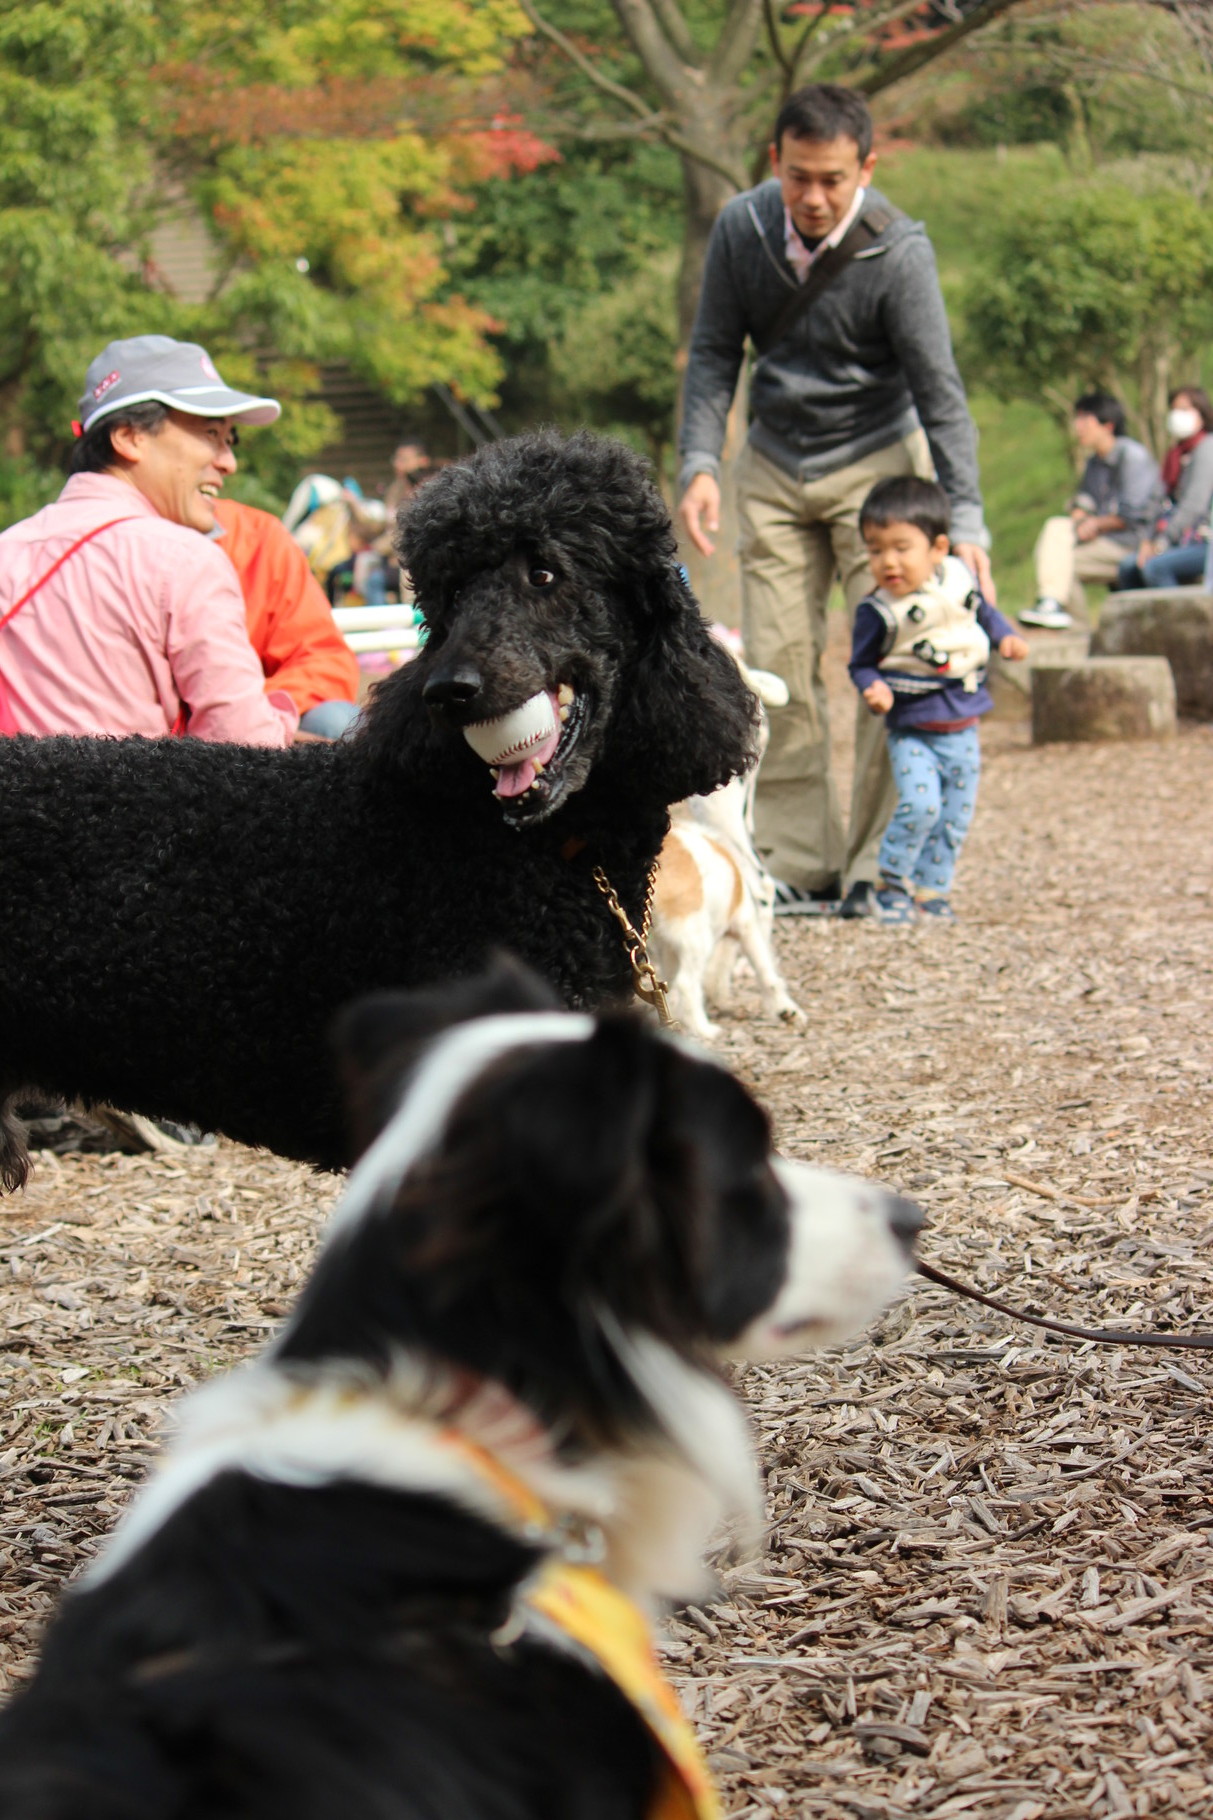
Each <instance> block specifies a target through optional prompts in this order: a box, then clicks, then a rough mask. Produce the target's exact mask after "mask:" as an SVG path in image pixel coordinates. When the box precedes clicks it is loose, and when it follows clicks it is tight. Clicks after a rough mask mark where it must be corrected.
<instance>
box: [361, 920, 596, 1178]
mask: <svg viewBox="0 0 1213 1820" xmlns="http://www.w3.org/2000/svg"><path fill="white" fill-rule="evenodd" d="M560 1009H561V1002H560V999H559V998H558V997H557V995H556V993H555V992H554V991H553V990H552V988H551V987H550V986H549V985H548V984H547V983H546V981H544V980H542V979H540V977H539V975H538V974H537V973H532V971H531V969H530V968H529V967H525V966H523V964H522V962H521V961H519V960H516V959H515V958H514V956H513V955H511V954H506V953H503V952H498V953H496V954H494V956H493V958H492V962H491V964H490V966H489V967H488V968H487V970H486V971H485V972H484V973H478V974H476V975H475V977H474V978H472V979H466V980H458V981H456V982H454V983H453V984H451V985H445V986H434V987H426V988H422V989H421V990H419V991H417V992H377V993H375V994H373V995H372V996H370V997H368V998H362V999H357V1000H355V1002H354V1003H353V1004H352V1005H349V1006H347V1007H346V1009H345V1010H344V1011H343V1012H342V1013H341V1015H340V1017H339V1018H338V1020H337V1023H336V1026H335V1028H334V1032H333V1040H334V1044H335V1047H336V1050H337V1060H338V1071H339V1074H340V1078H341V1083H342V1086H343V1088H344V1092H345V1102H346V1108H347V1113H348V1120H349V1127H350V1133H351V1137H352V1140H353V1154H354V1155H355V1156H361V1154H362V1152H363V1151H364V1150H365V1149H366V1148H367V1146H368V1145H369V1144H370V1143H371V1142H372V1140H373V1139H374V1138H375V1137H377V1136H378V1134H379V1132H380V1131H381V1130H382V1128H383V1126H384V1125H385V1124H386V1122H387V1120H388V1119H389V1118H390V1117H391V1116H392V1114H393V1113H394V1112H395V1110H396V1107H397V1105H398V1104H399V1099H400V1083H401V1080H402V1078H403V1077H404V1076H405V1075H406V1074H408V1073H409V1072H410V1071H411V1069H412V1068H413V1067H414V1066H415V1064H416V1062H417V1060H418V1058H419V1057H420V1055H421V1052H422V1050H423V1049H425V1048H426V1047H427V1046H428V1044H429V1043H431V1042H432V1041H433V1039H434V1038H435V1037H436V1036H438V1035H440V1034H441V1032H442V1031H444V1030H448V1029H449V1028H450V1027H451V1025H452V1024H464V1023H467V1022H469V1020H470V1019H472V1018H477V1017H492V1016H494V1015H495V1014H497V1013H499V1012H506V1011H559V1010H560Z"/></svg>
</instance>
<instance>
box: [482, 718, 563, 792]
mask: <svg viewBox="0 0 1213 1820" xmlns="http://www.w3.org/2000/svg"><path fill="white" fill-rule="evenodd" d="M548 699H549V700H550V702H551V704H552V712H553V713H554V714H555V716H556V730H555V732H554V733H549V734H548V737H547V738H546V739H545V740H544V742H543V744H542V745H541V746H537V747H536V748H535V750H534V751H533V752H528V754H527V756H526V757H525V758H520V759H519V760H518V763H517V764H516V765H502V767H501V770H500V771H499V772H498V775H497V782H496V784H495V786H494V791H493V793H494V795H495V796H521V795H522V794H523V792H524V791H526V790H529V789H530V787H531V785H532V784H533V783H534V781H535V766H536V765H537V764H538V765H546V764H549V763H550V762H551V758H552V754H553V753H554V752H555V750H556V748H557V746H558V745H559V744H560V734H561V726H560V712H559V704H558V703H557V700H556V697H555V695H554V694H551V693H549V697H548Z"/></svg>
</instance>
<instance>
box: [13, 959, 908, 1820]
mask: <svg viewBox="0 0 1213 1820" xmlns="http://www.w3.org/2000/svg"><path fill="white" fill-rule="evenodd" d="M550 1003H551V1001H550V998H549V996H548V995H547V993H546V990H545V989H544V988H542V987H541V986H540V985H539V984H538V982H536V981H534V980H533V979H532V978H531V977H530V976H526V975H522V974H520V973H519V972H518V971H517V970H516V969H512V968H510V967H508V966H505V965H503V966H502V967H500V968H499V969H498V971H497V972H496V973H495V974H491V975H489V976H487V977H486V978H485V979H483V980H479V981H474V982H470V983H465V984H464V985H462V986H460V987H457V988H453V989H451V991H450V992H449V993H437V994H436V993H430V994H414V995H407V996H401V997H400V998H383V999H378V1000H373V1001H368V1002H367V1004H366V1005H365V1006H363V1007H361V1008H359V1009H358V1010H357V1011H356V1012H355V1013H354V1014H352V1015H351V1016H350V1017H349V1018H347V1020H346V1024H345V1028H344V1032H343V1050H344V1066H345V1073H346V1078H347V1081H348V1082H349V1083H350V1085H351V1092H352V1102H353V1105H354V1112H355V1121H356V1124H357V1125H358V1127H359V1129H360V1130H361V1131H362V1133H363V1135H364V1137H366V1138H367V1139H368V1140H370V1139H373V1141H369V1142H368V1144H367V1148H366V1150H365V1154H364V1156H363V1158H362V1161H361V1162H360V1164H359V1165H358V1167H357V1168H356V1170H355V1171H354V1173H353V1175H352V1176H351V1178H350V1182H349V1185H348V1188H347V1192H346V1194H345V1196H344V1198H343V1200H342V1203H341V1205H340V1207H339V1208H338V1210H337V1212H336V1214H335V1215H334V1218H333V1221H332V1225H331V1228H330V1233H329V1237H328V1240H327V1242H326V1244H325V1245H324V1247H323V1248H322V1251H321V1255H320V1258H319V1260H318V1262H317V1265H316V1268H315V1271H314V1273H313V1275H312V1277H311V1279H310V1281H309V1283H308V1285H307V1286H306V1288H305V1290H304V1293H303V1295H302V1297H301V1299H300V1302H299V1305H298V1307H297V1309H296V1310H295V1312H294V1314H293V1315H292V1317H291V1319H290V1321H289V1322H288V1323H287V1325H286V1327H285V1329H284V1330H283V1332H282V1334H281V1335H280V1337H279V1338H278V1340H277V1341H276V1342H275V1343H274V1345H273V1346H272V1347H271V1348H270V1349H269V1350H268V1351H267V1352H266V1354H264V1355H263V1357H262V1358H261V1359H260V1360H259V1361H257V1362H255V1363H254V1364H252V1365H250V1366H246V1367H245V1368H244V1369H243V1370H240V1371H237V1372H234V1373H232V1374H231V1375H230V1376H228V1377H227V1378H225V1379H222V1380H220V1381H219V1382H217V1383H215V1384H213V1385H210V1386H208V1387H207V1388H205V1389H204V1390H202V1391H201V1392H199V1393H197V1394H196V1395H195V1396H193V1397H191V1398H190V1399H189V1400H188V1401H187V1403H186V1405H185V1409H184V1416H183V1420H182V1422H181V1426H180V1430H179V1433H178V1437H177V1439H176V1441H175V1442H174V1443H173V1444H172V1446H171V1447H170V1449H169V1451H168V1455H167V1459H166V1462H165V1465H164V1467H163V1468H162V1470H161V1471H160V1473H159V1474H158V1475H157V1476H156V1477H155V1478H154V1479H153V1480H152V1482H151V1484H150V1486H149V1487H148V1489H147V1490H146V1491H145V1492H144V1493H143V1494H142V1496H141V1497H140V1498H139V1500H138V1501H137V1502H136V1504H135V1505H134V1507H133V1509H132V1511H131V1512H130V1514H129V1515H128V1516H127V1517H126V1519H125V1520H124V1521H123V1523H122V1525H121V1526H120V1528H119V1530H118V1532H117V1534H116V1536H115V1538H114V1540H113V1542H112V1544H111V1545H110V1547H109V1549H108V1550H107V1552H106V1553H105V1554H104V1555H103V1556H102V1558H101V1560H100V1561H99V1563H98V1564H97V1565H96V1566H95V1567H94V1568H93V1569H92V1570H91V1572H90V1573H89V1574H88V1575H87V1576H86V1577H85V1578H84V1580H83V1581H82V1583H81V1585H80V1587H79V1588H78V1589H76V1590H74V1591H73V1592H72V1593H71V1594H70V1595H69V1596H68V1597H67V1598H66V1599H65V1601H64V1607H63V1612H62V1614H61V1616H60V1617H59V1619H58V1621H57V1623H56V1624H55V1625H54V1626H53V1627H52V1629H51V1631H50V1633H49V1636H48V1641H47V1646H46V1654H45V1658H44V1663H43V1666H42V1669H41V1671H40V1673H39V1676H38V1677H37V1679H36V1680H35V1682H34V1683H33V1684H32V1686H31V1688H30V1689H29V1690H28V1691H27V1692H26V1693H24V1694H23V1695H22V1696H20V1697H19V1698H18V1699H17V1700H16V1701H15V1702H14V1703H13V1705H12V1706H11V1707H10V1708H9V1709H8V1710H7V1712H6V1713H5V1714H3V1715H2V1716H0V1811H2V1812H3V1813H4V1815H5V1820H34V1817H35V1816H37V1820H48V1817H49V1820H84V1816H85V1815H88V1816H89V1820H110V1817H111V1816H118V1815H126V1814H127V1813H130V1812H139V1813H140V1815H141V1816H145V1817H146V1820H161V1816H164V1817H165V1820H167V1816H168V1815H170V1814H172V1813H176V1812H178V1811H182V1809H183V1807H185V1806H188V1805H189V1801H190V1800H192V1799H194V1798H195V1797H198V1798H199V1799H202V1808H199V1809H198V1811H202V1810H203V1808H204V1809H205V1811H207V1812H216V1813H219V1812H223V1813H231V1814H233V1815H234V1814H237V1813H245V1812H249V1813H251V1812H254V1811H255V1812H256V1813H257V1815H258V1820H288V1817H289V1820H346V1817H347V1816H348V1814H350V1813H353V1812H362V1811H367V1812H370V1811H374V1812H377V1813H379V1812H382V1813H383V1814H385V1815H387V1816H396V1815H399V1816H401V1820H405V1816H406V1815H407V1816H410V1817H415V1814H416V1813H417V1812H422V1811H425V1812H429V1811H455V1809H456V1808H457V1809H458V1811H459V1812H460V1813H461V1814H466V1815H467V1816H468V1817H469V1820H480V1817H481V1816H482V1815H483V1817H484V1820H499V1816H500V1814H501V1813H502V1812H504V1811H506V1808H507V1807H508V1811H509V1812H510V1813H511V1814H516V1815H520V1816H524V1817H529V1816H530V1815H532V1814H536V1815H537V1814H539V1813H541V1812H550V1811H553V1810H554V1808H556V1807H558V1808H559V1809H560V1811H561V1812H562V1814H564V1815H565V1816H566V1820H592V1817H593V1816H599V1817H600V1816H601V1815H602V1814H603V1813H605V1812H609V1813H611V1814H617V1815H619V1816H622V1817H623V1820H644V1817H645V1816H646V1815H648V1814H649V1813H650V1812H651V1810H652V1806H653V1800H654V1790H655V1788H656V1787H657V1785H658V1784H657V1780H655V1779H659V1776H660V1774H664V1773H668V1764H667V1766H666V1771H660V1770H659V1765H660V1763H661V1762H662V1761H663V1759H662V1757H661V1754H660V1753H661V1750H663V1749H668V1748H669V1747H668V1743H663V1744H662V1745H661V1746H660V1748H659V1747H657V1746H655V1744H654V1737H655V1736H657V1735H659V1734H655V1733H652V1732H651V1731H650V1730H649V1729H648V1725H647V1722H644V1721H642V1720H641V1718H640V1713H639V1710H638V1709H637V1708H636V1707H634V1706H632V1705H630V1704H629V1700H628V1699H625V1698H624V1696H623V1694H622V1693H621V1691H620V1689H621V1688H622V1687H624V1686H626V1685H627V1683H626V1681H625V1680H621V1679H619V1678H618V1677H616V1678H612V1674H611V1671H609V1670H608V1673H607V1674H605V1675H604V1674H602V1673H599V1672H598V1671H596V1670H595V1669H593V1668H592V1667H587V1666H586V1663H585V1660H584V1659H583V1658H582V1657H580V1656H578V1655H577V1654H576V1653H575V1652H574V1653H573V1654H571V1655H569V1654H567V1653H564V1652H562V1651H561V1650H560V1649H559V1646H558V1645H557V1646H554V1645H553V1642H552V1639H551V1637H550V1635H548V1634H547V1633H546V1632H545V1630H544V1628H543V1626H542V1624H540V1623H538V1621H537V1620H535V1621H532V1616H528V1614H533V1608H532V1607H530V1606H528V1604H527V1598H528V1596H529V1595H528V1594H527V1591H526V1589H527V1588H528V1587H529V1586H530V1585H531V1583H532V1577H533V1576H534V1575H535V1574H536V1572H537V1571H538V1570H539V1569H540V1567H542V1565H543V1564H544V1563H545V1562H546V1563H549V1564H551V1563H560V1562H562V1561H563V1562H567V1561H571V1560H574V1559H578V1558H581V1559H584V1556H581V1557H578V1556H576V1555H575V1554H574V1553H572V1552H570V1551H572V1550H574V1549H575V1547H584V1546H588V1547H590V1548H591V1550H592V1549H593V1548H594V1547H597V1548H598V1549H599V1550H600V1553H601V1570H600V1572H599V1576H598V1579H597V1580H596V1582H595V1584H597V1585H598V1586H599V1587H600V1589H601V1590H602V1592H603V1593H606V1594H608V1595H609V1597H610V1598H615V1599H617V1598H618V1593H617V1592H613V1591H611V1588H612V1587H613V1588H616V1589H618V1591H619V1592H622V1593H624V1594H626V1596H627V1598H628V1599H630V1600H632V1601H634V1602H635V1603H637V1604H639V1605H641V1606H642V1607H647V1608H649V1609H650V1610H651V1609H652V1608H654V1607H655V1606H656V1605H657V1604H658V1603H659V1602H660V1601H661V1600H662V1599H668V1598H680V1597H681V1598H686V1597H693V1596H695V1594H696V1593H697V1592H699V1591H700V1590H701V1588H702V1586H703V1583H704V1582H703V1578H702V1572H703V1570H702V1551H703V1548H704V1545H705V1544H706V1542H707V1540H708V1538H709V1536H710V1534H711V1532H712V1530H713V1528H714V1527H715V1526H716V1524H717V1523H718V1521H719V1520H720V1518H721V1516H722V1515H725V1514H727V1515H730V1516H731V1517H732V1518H733V1519H734V1521H735V1522H740V1523H742V1524H744V1525H746V1526H747V1527H748V1526H752V1525H754V1524H755V1523H756V1521H757V1517H758V1513H759V1510H760V1500H759V1498H758V1489H757V1478H756V1474H755V1472H754V1469H753V1461H752V1457H751V1452H750V1447H749V1444H748V1439H747V1434H746V1426H745V1421H744V1418H743V1416H742V1413H741V1411H740V1409H739V1407H738V1405H737V1403H736V1402H735V1400H734V1399H733V1397H732V1396H731V1395H730V1393H729V1391H728V1388H727V1386H726V1384H725V1383H724V1381H723V1380H722V1378H721V1377H720V1375H719V1373H718V1369H717V1365H716V1361H717V1360H719V1359H720V1358H721V1357H722V1356H724V1355H730V1356H741V1357H745V1356H769V1355H770V1354H772V1353H776V1352H788V1351H795V1350H799V1349H801V1348H802V1347H803V1346H804V1344H805V1343H806V1342H808V1341H811V1342H812V1343H814V1344H818V1343H821V1342H822V1341H823V1340H824V1341H834V1340H837V1339H840V1338H843V1337H845V1335H846V1334H847V1333H850V1332H853V1331H855V1329H856V1328H857V1327H859V1326H861V1325H862V1324H863V1323H864V1322H865V1321H867V1320H868V1319H870V1318H871V1317H872V1316H873V1315H875V1314H876V1313H877V1312H878V1310H879V1308H880V1307H881V1306H882V1305H883V1303H884V1302H885V1301H886V1300H887V1298H888V1296H889V1295H890V1294H891V1293H892V1292H893V1290H894V1289H895V1287H896V1282H897V1279H898V1277H899V1275H900V1274H901V1272H902V1271H903V1270H904V1267H905V1263H906V1254H907V1252H908V1243H909V1238H910V1236H911V1233H912V1230H913V1227H914V1225H915V1223H916V1215H915V1213H914V1210H913V1209H911V1208H910V1207H909V1205H908V1203H905V1202H900V1201H898V1200H897V1199H896V1198H895V1197H893V1196H890V1195H887V1194H884V1193H883V1192H882V1191H880V1190H878V1189H875V1188H873V1187H871V1186H870V1185H869V1184H867V1183H863V1182H856V1181H850V1180H848V1179H847V1178H845V1177H834V1176H828V1175H826V1174H824V1172H821V1171H818V1170H811V1169H808V1168H806V1167H804V1166H803V1165H800V1164H792V1163H783V1162H780V1161H778V1160H777V1159H773V1158H772V1156H771V1152H770V1137H769V1129H768V1126H767V1122H766V1119H765V1117H764V1116H763V1114H762V1113H761V1112H760V1110H759V1109H758V1107H757V1106H756V1105H755V1104H754V1102H753V1101H752V1100H751V1099H750V1097H749V1095H748V1094H747V1093H746V1092H745V1090H744V1089H743V1088H742V1087H741V1086H740V1085H739V1084H738V1083H737V1082H736V1081H735V1080H733V1079H732V1077H731V1076H729V1075H728V1074H726V1073H725V1072H724V1070H722V1069H721V1068H719V1067H718V1066H716V1065H715V1064H714V1063H712V1062H711V1061H709V1060H708V1059H706V1058H705V1057H703V1056H701V1055H699V1054H698V1053H696V1052H694V1051H693V1050H691V1049H690V1048H689V1046H688V1045H686V1044H684V1043H680V1042H678V1041H671V1040H669V1039H666V1038H663V1037H662V1036H660V1035H659V1034H658V1033H657V1032H656V1031H655V1030H653V1029H652V1028H650V1027H649V1026H647V1025H644V1024H641V1023H639V1022H638V1021H635V1020H633V1019H630V1018H603V1019H591V1018H588V1017H582V1016H572V1015H567V1014H564V1013H553V1012H552V1011H551V1010H550V1008H549V1007H550ZM459 1017H463V1018H464V1019H467V1020H470V1021H466V1022H462V1023H455V1024H454V1025H451V1019H452V1018H459ZM447 1026H450V1027H447ZM535 1511H539V1512H540V1513H541V1520H539V1519H536V1517H535V1515H534V1512H535ZM528 1512H530V1514H529V1515H528V1514H527V1513H528ZM563 1571H564V1569H563V1568H561V1572H563ZM578 1571H580V1572H582V1574H583V1576H584V1574H585V1573H586V1572H587V1571H588V1570H585V1569H580V1570H578ZM604 1581H605V1583H606V1584H604ZM579 1584H582V1585H584V1584H585V1581H584V1577H583V1580H582V1582H580V1583H579ZM519 1614H521V1617H519ZM634 1615H635V1614H634V1613H633V1616H634ZM641 1631H642V1634H643V1627H641ZM573 1634H576V1633H575V1632H574V1633H573ZM554 1650H555V1653H554ZM452 1664H455V1666H452ZM183 1740H184V1741H185V1742H183ZM655 1749H656V1750H657V1755H656V1756H655V1755H654V1751H655ZM674 1760H676V1759H675V1758H671V1761H674ZM149 1765H150V1766H151V1767H149ZM536 1765H541V1766H542V1770H541V1771H537V1770H536ZM537 1774H538V1775H539V1780H540V1782H541V1783H542V1784H543V1786H542V1787H541V1788H540V1787H537V1786H536V1784H535V1777H536V1775H537ZM484 1777H488V1778H489V1782H490V1783H493V1781H494V1779H495V1786H496V1787H497V1789H498V1791H499V1793H501V1795H502V1800H501V1801H500V1802H498V1803H497V1805H494V1804H493V1803H492V1802H490V1803H488V1804H487V1805H486V1804H485V1803H484V1802H483V1800H482V1795H481V1794H480V1793H478V1792H477V1791H478V1790H481V1789H482V1788H483V1786H485V1784H484V1782H483V1778H484ZM65 1778H66V1781H65ZM149 1778H150V1780H149ZM351 1778H352V1779H353V1780H351ZM68 1784H70V1789H71V1791H72V1793H71V1797H70V1798H67V1797H65V1798H64V1800H63V1801H62V1802H60V1803H58V1804H57V1805H51V1804H50V1800H49V1794H50V1793H54V1792H55V1791H58V1790H59V1789H60V1788H61V1787H66V1786H67V1785H68ZM203 1788H205V1798H202V1797H201V1796H199V1790H200V1789H203ZM607 1789H609V1790H610V1799H609V1800H608V1799H607V1796H606V1794H604V1792H603V1791H604V1790H607ZM162 1790H163V1796H162V1794H161V1791H162ZM452 1790H455V1791H457V1796H458V1798H457V1799H456V1798H455V1797H454V1796H453V1795H452V1793H451V1791H452ZM267 1791H268V1792H267ZM77 1796H78V1798H77ZM43 1797H47V1799H43ZM208 1804H209V1805H208ZM604 1804H605V1805H604ZM190 1811H191V1812H192V1811H194V1808H193V1807H190Z"/></svg>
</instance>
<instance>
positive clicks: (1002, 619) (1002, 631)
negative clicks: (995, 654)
mask: <svg viewBox="0 0 1213 1820" xmlns="http://www.w3.org/2000/svg"><path fill="white" fill-rule="evenodd" d="M979 598H980V600H981V605H980V606H979V607H978V609H977V623H978V625H979V626H980V627H981V629H982V631H983V632H984V633H985V635H986V637H987V638H988V639H989V641H990V648H991V650H994V651H997V649H998V647H999V645H1000V644H1001V643H1002V641H1003V639H1004V638H1016V637H1018V633H1017V631H1016V628H1015V627H1014V626H1013V625H1012V624H1011V622H1010V620H1009V619H1008V618H1007V616H1006V614H1005V613H1000V612H999V611H998V608H997V607H992V606H991V605H990V603H989V601H988V600H987V599H986V597H985V595H984V594H982V595H980V596H979Z"/></svg>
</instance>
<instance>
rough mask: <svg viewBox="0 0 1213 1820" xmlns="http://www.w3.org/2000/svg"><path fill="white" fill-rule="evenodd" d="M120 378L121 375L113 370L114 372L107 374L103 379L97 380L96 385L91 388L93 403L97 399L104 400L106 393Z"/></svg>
mask: <svg viewBox="0 0 1213 1820" xmlns="http://www.w3.org/2000/svg"><path fill="white" fill-rule="evenodd" d="M121 377H122V375H121V373H119V372H118V371H117V369H115V370H114V372H112V373H107V374H106V375H105V378H104V379H101V380H98V382H97V384H96V385H95V386H94V387H93V398H94V401H95V400H97V399H99V398H104V397H105V394H106V393H107V392H111V391H112V390H113V388H114V387H115V386H116V385H117V383H118V381H119V380H120V379H121Z"/></svg>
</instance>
